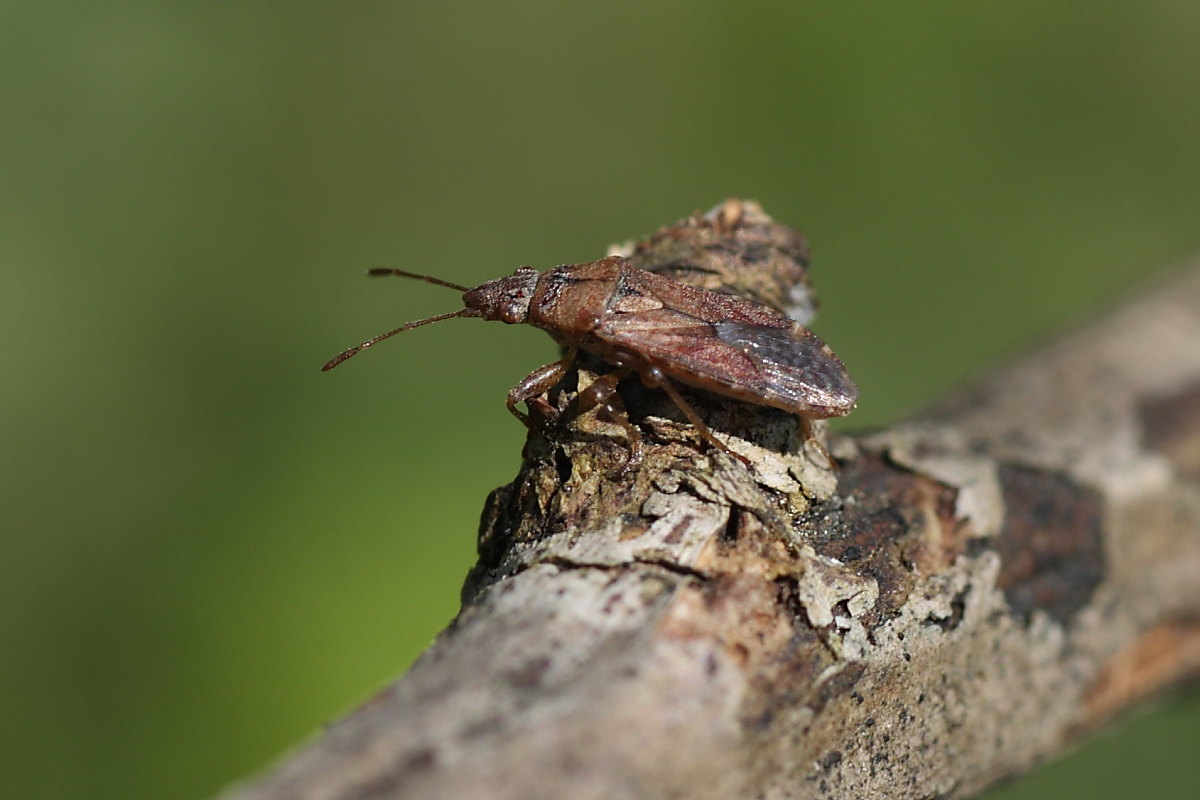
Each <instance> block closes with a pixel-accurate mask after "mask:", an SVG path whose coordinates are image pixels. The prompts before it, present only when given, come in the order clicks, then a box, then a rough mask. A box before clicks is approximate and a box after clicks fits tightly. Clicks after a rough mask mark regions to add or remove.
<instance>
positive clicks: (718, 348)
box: [322, 256, 858, 464]
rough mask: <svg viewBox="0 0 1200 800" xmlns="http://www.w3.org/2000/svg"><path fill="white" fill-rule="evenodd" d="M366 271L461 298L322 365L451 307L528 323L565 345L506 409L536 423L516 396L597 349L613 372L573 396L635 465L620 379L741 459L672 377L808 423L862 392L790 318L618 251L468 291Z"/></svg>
mask: <svg viewBox="0 0 1200 800" xmlns="http://www.w3.org/2000/svg"><path fill="white" fill-rule="evenodd" d="M371 274H373V275H398V276H401V277H406V278H415V279H417V280H423V281H427V282H429V283H434V284H437V285H439V286H447V287H449V288H452V289H456V290H459V291H461V292H462V293H463V295H462V299H463V308H462V309H460V310H458V311H453V312H449V313H446V314H440V315H438V316H435V317H429V318H427V319H421V320H416V321H414V322H408V323H405V324H404V325H401V326H400V327H398V328H395V329H393V330H390V331H388V332H386V333H382V334H380V335H378V336H375V337H373V338H371V339H368V340H367V341H365V342H362V343H361V344H358V345H355V346H354V347H351V348H349V349H348V350H345V351H343V352H342V353H340V354H339V355H337V356H335V357H333V358H332V359H330V360H329V361H328V362H326V364H325V366H324V367H323V368H322V369H324V370H330V369H333V368H334V367H336V366H338V365H339V364H341V363H343V362H345V361H347V360H348V359H350V358H351V357H353V356H355V355H357V354H358V353H360V352H362V351H363V350H366V349H367V348H369V347H372V346H374V345H375V344H377V343H379V342H380V341H382V340H384V339H387V338H389V337H391V336H394V335H396V334H398V333H402V332H404V331H407V330H411V329H412V328H416V327H419V326H421V325H427V324H429V323H432V322H438V321H441V320H445V319H451V318H454V317H479V318H482V319H485V320H496V321H500V322H505V323H508V324H510V325H515V324H526V325H532V326H534V327H536V328H541V329H542V330H544V331H545V332H546V333H548V334H549V335H550V336H551V338H553V339H554V340H555V341H556V342H558V343H559V344H560V345H562V346H563V347H564V348H565V350H566V354H565V355H564V356H563V358H561V359H560V360H559V361H556V362H554V363H552V364H548V365H546V366H544V367H541V368H539V369H536V370H534V371H533V372H531V373H530V374H529V375H528V376H527V377H526V378H525V379H523V380H522V381H521V382H520V383H518V384H517V385H516V386H515V387H514V388H513V389H512V391H510V392H509V394H508V401H507V406H508V409H509V411H510V412H512V414H513V415H514V416H515V417H517V418H518V419H520V420H521V421H522V422H523V423H525V424H526V425H527V426H528V425H530V419H529V415H528V414H527V413H526V412H524V411H521V410H520V409H519V408H518V406H519V405H520V404H521V403H525V404H526V405H527V406H528V403H529V401H530V400H531V399H532V398H534V397H538V396H540V395H542V394H543V393H545V392H546V391H548V390H549V389H550V388H551V387H553V386H554V385H555V384H556V383H558V382H559V381H560V380H561V379H562V378H563V377H564V376H565V375H566V373H567V371H568V370H570V369H571V367H572V366H573V365H574V362H575V359H576V357H577V355H578V354H579V352H580V351H583V352H587V353H590V354H592V355H594V356H596V357H598V358H599V359H601V360H602V361H604V362H607V363H608V364H609V365H611V366H612V367H614V368H615V370H614V371H613V372H611V373H608V374H607V375H605V376H604V377H603V378H601V379H600V380H598V381H596V384H601V385H600V386H599V387H598V388H596V389H595V390H591V389H589V390H587V391H585V392H584V393H583V394H582V395H581V396H580V398H578V407H579V411H580V412H582V411H588V410H591V409H593V408H599V409H600V410H601V411H602V412H603V413H604V414H605V415H606V416H608V417H611V418H612V419H613V420H614V421H617V422H618V424H620V425H621V427H622V428H623V429H624V431H625V434H626V436H627V437H628V438H629V447H630V462H632V463H634V464H636V462H637V461H638V460H640V458H641V452H642V445H641V434H640V432H639V431H638V429H637V427H636V426H635V425H633V423H632V422H630V421H629V418H628V416H627V415H626V414H625V413H624V410H623V408H622V407H621V406H619V405H618V404H617V403H616V401H615V400H614V398H615V397H616V386H617V384H618V383H619V382H620V381H621V380H622V379H623V378H625V377H627V376H632V375H634V374H636V375H637V376H638V377H639V378H640V379H641V382H642V383H643V384H645V385H646V386H647V387H650V388H652V389H658V390H661V391H662V392H663V393H665V394H666V395H667V397H669V398H670V400H671V401H672V402H673V403H674V404H675V406H676V407H678V409H679V410H680V412H681V413H682V414H683V416H684V418H685V419H687V421H688V422H690V423H691V424H692V425H693V426H694V427H695V429H696V431H697V432H698V433H699V435H700V436H701V437H702V438H703V439H704V440H705V441H707V442H708V443H709V444H711V445H712V446H714V447H716V448H717V449H719V450H721V451H723V452H725V453H727V454H729V455H731V456H733V457H735V458H737V459H739V460H740V461H742V462H743V463H749V462H748V460H747V459H746V458H745V457H743V456H741V455H739V454H737V453H735V452H734V451H732V450H730V449H729V447H728V446H727V445H725V444H724V443H722V442H721V440H720V439H718V438H717V437H716V436H714V435H713V433H712V431H711V430H709V428H708V426H707V425H706V424H705V423H704V421H703V420H702V419H701V418H700V415H699V414H697V413H696V411H695V409H693V408H692V406H691V404H689V403H688V401H687V400H685V399H684V397H683V396H682V395H681V394H680V393H679V390H678V389H677V388H676V384H681V385H684V386H688V387H691V388H693V389H700V390H702V391H705V392H709V393H712V394H715V395H719V396H722V397H727V398H731V399H734V400H740V401H742V402H745V403H752V404H755V405H759V406H766V407H769V408H776V409H780V410H782V411H786V412H788V413H791V414H795V415H797V416H798V417H800V419H801V421H802V422H803V424H804V425H805V426H807V421H808V420H815V419H827V418H829V417H838V416H842V415H844V414H848V413H850V411H852V410H853V409H854V407H855V403H856V401H857V399H858V387H857V386H856V385H855V384H854V381H853V380H851V378H850V376H849V374H848V373H847V372H846V368H845V366H844V365H843V364H842V362H841V360H840V359H839V358H838V357H837V355H835V354H834V352H833V350H832V349H830V347H829V346H828V345H827V344H825V343H824V342H823V341H821V340H820V339H819V338H818V337H817V336H816V334H814V333H812V332H811V331H809V330H808V329H807V328H805V327H804V326H803V325H801V324H800V323H798V322H796V321H795V320H793V319H790V318H788V317H786V316H784V315H783V314H781V313H779V312H778V311H775V310H774V309H772V308H770V307H768V306H765V305H763V304H761V303H757V302H755V301H753V300H748V299H746V298H743V297H738V296H736V295H729V294H721V293H718V292H713V291H709V290H707V289H700V288H697V287H695V286H691V285H689V284H686V283H681V282H679V281H675V280H671V279H669V278H665V277H663V276H661V275H656V274H654V273H652V272H646V271H644V270H641V269H638V268H636V267H634V266H632V265H631V264H630V263H629V262H628V261H627V260H626V259H624V258H621V257H619V256H610V257H608V258H603V259H600V260H599V261H593V262H590V263H587V264H567V265H564V266H559V267H554V268H553V269H549V270H546V271H545V272H538V271H537V270H535V269H533V268H532V267H521V268H520V269H518V270H517V271H516V272H514V273H513V274H512V275H509V276H507V277H504V278H497V279H496V280H492V281H488V282H487V283H483V284H481V285H479V286H476V287H475V288H473V289H470V288H467V287H465V286H461V285H459V284H455V283H450V282H449V281H444V280H442V279H440V278H434V277H430V276H428V275H419V274H416V273H412V272H406V271H404V270H398V269H382V270H371ZM593 385H595V384H593ZM805 429H806V430H808V428H807V427H806V428H805ZM818 444H819V443H818ZM821 449H822V450H823V451H824V452H825V453H826V454H828V451H827V450H824V447H823V446H821ZM830 461H831V462H832V460H830Z"/></svg>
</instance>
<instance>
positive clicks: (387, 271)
mask: <svg viewBox="0 0 1200 800" xmlns="http://www.w3.org/2000/svg"><path fill="white" fill-rule="evenodd" d="M367 274H368V275H399V276H400V277H401V278H416V279H417V280H419V281H425V282H426V283H436V284H437V285H438V286H445V287H446V288H447V289H458V290H459V291H460V292H469V291H471V287H470V286H459V285H458V284H457V283H451V282H450V281H444V280H442V279H441V278H435V277H433V276H432V275H419V274H417V273H415V272H408V271H407V270H402V269H395V268H394V267H374V268H372V269H369V270H367Z"/></svg>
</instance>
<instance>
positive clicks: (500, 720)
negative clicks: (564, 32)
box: [230, 201, 1200, 800]
mask: <svg viewBox="0 0 1200 800" xmlns="http://www.w3.org/2000/svg"><path fill="white" fill-rule="evenodd" d="M628 252H630V253H631V254H632V257H633V258H634V259H635V261H636V262H637V263H639V265H640V266H643V267H646V268H653V269H657V270H659V271H663V272H666V273H668V274H671V275H672V276H674V277H677V278H680V279H686V280H692V281H696V282H699V283H701V284H704V285H707V286H709V287H710V288H713V287H732V288H733V289H735V290H737V291H741V292H745V293H749V294H750V295H751V296H754V297H755V298H757V299H759V300H762V301H764V302H768V303H771V304H774V305H776V306H781V307H784V306H788V307H790V308H791V310H792V311H793V313H797V314H801V315H803V314H804V313H806V312H805V309H811V307H812V303H811V298H810V296H809V294H808V290H807V282H806V277H805V272H804V267H805V265H806V254H805V251H804V243H803V240H802V239H801V238H800V237H799V235H798V234H796V233H795V232H794V231H791V230H790V229H788V228H785V227H783V226H780V225H778V224H776V223H774V222H772V221H771V220H770V219H769V218H767V217H766V216H765V215H763V214H762V212H761V210H759V209H758V208H757V206H755V205H753V204H744V205H743V204H739V203H737V202H734V201H731V202H730V203H727V204H725V205H723V206H721V207H719V208H718V209H717V210H715V211H714V212H713V213H712V214H710V215H708V216H705V217H700V216H696V217H692V218H689V219H687V220H684V221H682V222H680V223H678V224H676V225H674V226H671V227H670V228H666V229H664V230H663V231H660V232H659V233H658V234H656V235H655V236H654V237H653V238H652V239H651V240H649V241H648V242H644V243H642V244H640V245H637V246H636V247H633V248H631V249H630V250H629V251H628ZM1147 343H1153V347H1147V346H1146V345H1147ZM591 377H592V376H591V375H590V373H588V372H587V370H584V369H581V370H580V372H579V376H578V383H577V384H575V385H572V386H570V387H559V390H558V391H557V392H552V393H551V395H550V396H549V397H548V398H545V399H544V400H541V401H538V402H535V403H534V404H533V408H532V409H531V411H532V412H533V415H534V418H535V419H537V420H540V422H541V424H542V425H543V433H542V434H535V435H532V436H531V437H530V441H529V443H528V445H527V447H526V462H525V466H524V467H523V468H522V470H521V472H520V474H519V475H518V476H517V479H516V480H515V481H514V482H513V483H512V484H511V485H509V486H506V487H503V488H501V489H498V490H497V491H496V492H494V493H493V495H492V496H491V498H489V500H488V504H487V510H486V512H485V515H484V521H483V526H482V530H481V533H480V545H479V549H480V560H479V563H478V564H477V566H476V567H475V569H474V570H473V571H472V573H471V575H470V577H469V578H468V581H467V585H466V587H465V588H464V606H463V610H462V612H461V614H460V615H459V617H458V619H457V620H456V621H455V622H454V624H453V625H452V626H451V627H450V628H449V629H448V630H447V631H445V632H444V633H443V634H442V635H441V637H440V638H439V639H438V641H437V642H436V643H435V644H434V646H433V647H432V648H430V650H429V651H428V652H426V653H425V654H424V655H423V656H422V658H421V659H420V660H419V661H418V662H417V663H416V664H415V665H414V666H413V668H412V669H411V670H410V671H409V672H408V674H407V675H405V676H404V677H402V678H401V679H399V680H398V681H397V682H396V683H395V684H393V685H392V686H391V687H389V688H388V689H387V690H386V691H384V692H382V693H381V694H380V695H378V696H377V697H375V698H374V699H373V700H371V701H370V702H369V703H367V704H366V705H364V706H363V707H362V708H359V709H358V710H356V711H354V712H353V713H352V714H350V715H349V716H347V717H346V718H345V719H343V720H341V721H340V722H338V723H336V724H335V725H333V726H332V727H331V728H330V729H329V730H328V731H327V732H326V733H325V734H324V735H323V736H322V737H321V739H320V740H319V741H317V742H315V743H314V744H312V745H310V746H308V747H306V748H304V749H303V750H301V751H300V752H298V753H296V754H294V755H293V756H291V757H290V758H289V760H287V761H286V762H285V763H284V764H282V765H280V766H279V767H277V768H276V769H275V770H274V771H272V772H271V773H270V774H268V775H266V776H265V777H263V778H261V779H259V780H258V781H257V782H255V783H253V784H251V785H249V786H247V787H244V788H242V789H240V790H237V791H235V792H233V793H232V794H231V795H230V797H231V798H237V800H266V799H267V798H272V799H273V798H312V799H313V800H316V799H317V798H339V800H349V799H350V798H355V799H356V800H359V799H365V798H408V797H412V798H433V797H445V798H485V797H486V798H514V800H515V799H516V798H522V799H528V798H567V797H570V798H575V799H576V800H584V799H585V798H596V800H601V799H602V800H616V799H617V798H668V797H679V798H683V797H686V798H710V797H711V798H735V797H766V798H807V797H838V798H858V797H871V798H893V797H895V798H919V797H927V798H933V797H969V796H972V795H975V794H977V793H978V792H979V791H980V790H981V789H983V788H984V787H986V786H988V785H989V784H991V783H993V782H994V781H996V780H997V779H999V778H1001V777H1003V776H1007V775H1011V774H1015V773H1018V772H1021V771H1024V770H1026V769H1028V768H1029V767H1030V766H1031V765H1033V764H1034V763H1035V762H1038V761H1041V760H1044V759H1046V758H1048V757H1051V756H1053V755H1054V754H1056V753H1058V752H1061V751H1062V750H1063V749H1064V748H1065V747H1066V746H1067V745H1069V744H1070V743H1071V742H1073V741H1075V740H1076V739H1077V738H1078V737H1079V736H1081V735H1082V734H1084V733H1086V732H1088V731H1090V730H1093V729H1095V728H1096V727H1097V726H1099V725H1101V724H1103V723H1104V722H1105V721H1106V720H1108V719H1110V718H1111V717H1112V716H1113V715H1114V714H1115V713H1116V712H1119V711H1121V710H1123V709H1125V708H1127V707H1128V706H1129V705H1130V704H1132V703H1134V702H1136V701H1138V700H1140V699H1142V698H1144V697H1146V696H1147V695H1150V694H1153V693H1156V692H1159V691H1162V690H1163V689H1164V688H1166V687H1169V686H1171V685H1174V684H1176V683H1177V682H1179V681H1180V680H1182V679H1184V678H1185V677H1189V676H1194V675H1196V674H1197V672H1198V671H1200V269H1198V268H1192V269H1190V270H1187V271H1182V272H1178V273H1176V274H1173V275H1171V276H1169V277H1168V278H1167V279H1166V280H1164V281H1163V282H1162V284H1161V285H1159V286H1158V287H1156V288H1154V289H1153V290H1152V291H1149V292H1147V293H1145V294H1144V295H1143V296H1141V297H1140V298H1138V299H1135V300H1133V301H1132V302H1129V303H1128V304H1126V305H1125V306H1123V307H1121V308H1119V309H1117V310H1116V311H1114V312H1112V313H1109V314H1108V315H1107V316H1105V317H1104V318H1103V319H1100V320H1098V321H1097V322H1096V323H1095V324H1093V325H1091V326H1089V327H1087V328H1086V329H1083V330H1079V331H1077V332H1074V333H1071V334H1070V335H1067V336H1065V337H1064V338H1062V339H1061V340H1059V341H1058V342H1056V343H1054V344H1051V345H1050V346H1048V347H1045V348H1043V349H1042V350H1040V351H1039V352H1036V353H1033V354H1031V355H1028V356H1026V357H1024V358H1022V359H1020V360H1019V361H1016V362H1015V363H1012V364H1010V365H1008V366H1007V367H1005V368H1003V369H1001V370H999V371H997V372H995V373H994V374H993V375H991V376H990V377H988V378H987V379H985V380H983V381H981V382H979V383H978V384H977V385H975V386H974V387H973V388H972V389H970V390H969V391H967V392H964V393H962V394H960V395H958V396H957V397H955V398H953V399H951V400H950V401H948V402H946V403H944V404H943V405H941V406H940V407H938V408H936V409H934V410H932V411H930V412H928V413H925V414H923V415H921V416H920V417H918V418H916V419H913V420H910V421H908V422H905V423H903V424H900V425H896V426H895V427H893V428H891V429H889V430H885V431H880V432H878V433H873V434H870V435H866V436H861V437H857V438H850V437H833V438H832V440H831V441H830V448H831V449H832V451H833V452H834V453H835V454H836V455H837V456H838V458H839V459H840V461H841V469H840V471H836V472H834V471H829V470H828V469H826V468H824V466H823V462H822V458H821V456H820V454H819V452H818V450H817V448H815V447H813V446H812V445H811V444H809V445H806V444H805V442H804V441H803V439H802V437H801V435H800V434H799V432H798V429H797V428H798V426H797V424H796V420H795V419H793V418H792V417H789V416H788V415H786V414H783V413H782V412H775V411H772V410H769V409H767V410H764V409H758V408H755V407H752V406H747V405H744V404H739V403H735V402H727V401H722V400H720V399H718V398H713V397H709V396H707V395H704V394H703V393H693V394H691V395H689V397H690V398H692V401H693V402H694V403H695V405H696V406H697V407H698V408H699V409H700V410H701V413H702V414H703V415H704V416H705V417H706V419H707V420H708V421H709V423H710V425H711V427H712V428H713V429H714V430H716V431H718V432H723V433H722V435H724V434H725V433H728V434H729V436H727V438H726V441H728V443H729V446H730V447H731V448H733V449H735V450H736V451H738V452H739V453H742V454H744V455H746V456H748V457H749V458H750V459H751V460H752V461H753V463H754V464H755V467H754V469H753V470H752V471H750V470H747V469H746V468H745V467H744V466H743V465H742V464H741V463H739V462H737V461H735V460H733V459H730V458H728V457H727V456H726V455H725V454H723V453H720V452H715V451H713V450H712V449H711V448H709V447H707V446H706V445H705V443H704V442H702V441H700V440H699V439H698V438H697V437H695V436H694V435H693V433H692V431H691V430H690V428H689V427H688V426H687V425H686V424H684V423H682V422H681V421H680V419H679V416H678V413H677V412H676V411H675V410H673V408H672V407H671V405H670V403H669V401H666V400H664V399H663V398H662V397H660V396H658V395H657V394H656V393H653V392H649V391H646V390H642V389H641V388H640V387H637V386H630V387H628V391H623V393H624V394H625V396H626V403H627V405H628V406H629V411H630V414H631V417H632V418H633V419H634V420H635V421H637V422H638V424H639V426H640V427H641V428H642V430H643V431H644V432H645V434H646V438H647V448H646V449H647V453H646V458H645V460H644V462H643V463H642V465H641V466H640V468H638V469H637V470H633V471H630V473H628V474H624V473H621V472H620V471H619V470H618V469H617V468H618V467H619V466H620V464H621V459H622V458H623V452H622V429H621V427H620V426H618V425H613V424H611V423H610V422H609V423H606V422H605V421H603V420H600V419H597V418H596V416H595V415H594V414H585V415H582V416H579V417H572V416H571V415H569V414H560V413H559V412H560V411H561V410H562V409H563V408H564V406H565V404H566V403H567V402H569V400H570V398H571V397H572V396H573V394H574V392H575V391H577V390H578V389H579V388H580V387H581V386H583V385H585V384H586V383H587V382H588V381H589V380H590V379H591ZM623 388H624V387H623Z"/></svg>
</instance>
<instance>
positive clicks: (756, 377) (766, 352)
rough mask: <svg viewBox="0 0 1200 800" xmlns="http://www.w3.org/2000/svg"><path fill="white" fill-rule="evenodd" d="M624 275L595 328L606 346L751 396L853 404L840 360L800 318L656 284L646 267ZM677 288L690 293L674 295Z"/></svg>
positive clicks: (826, 408)
mask: <svg viewBox="0 0 1200 800" xmlns="http://www.w3.org/2000/svg"><path fill="white" fill-rule="evenodd" d="M639 272H640V271H639ZM622 277H623V278H624V280H622V281H621V283H622V286H621V291H620V292H619V293H618V295H619V296H618V297H617V298H615V304H612V305H610V313H609V314H608V315H607V318H606V320H605V323H604V324H603V325H601V326H600V328H599V329H598V330H597V331H596V333H597V334H598V335H599V336H600V338H602V339H604V340H605V341H606V343H607V344H609V345H610V346H612V347H614V348H617V349H619V350H623V351H625V352H629V353H633V354H636V355H637V357H638V359H639V360H641V361H644V362H645V363H646V364H647V365H648V366H654V367H658V368H659V369H661V370H662V371H663V372H664V373H665V374H666V375H667V376H669V377H670V378H673V379H674V380H677V381H679V382H680V383H685V384H688V385H690V386H695V387H697V388H700V389H705V390H708V391H711V392H716V393H718V394H723V395H726V396H728V397H734V398H737V399H739V400H745V401H747V402H750V403H756V404H759V405H768V406H772V407H774V408H780V409H783V410H785V411H790V412H792V413H795V414H803V415H804V416H808V417H815V418H825V417H835V416H841V415H843V414H847V413H849V412H850V411H851V410H852V409H853V408H854V403H855V400H856V399H857V397H858V387H857V386H855V385H854V381H852V380H851V379H850V376H849V375H848V374H847V373H846V368H845V366H844V365H843V364H842V362H841V361H840V360H839V359H838V357H837V356H836V355H835V354H834V353H833V351H832V350H831V349H830V348H829V347H828V345H826V344H825V343H824V342H823V341H821V339H819V338H818V337H817V336H816V335H815V334H814V333H812V332H811V331H809V330H808V329H806V328H804V327H802V326H801V325H799V324H798V323H796V322H793V321H792V320H789V319H787V318H786V317H784V316H782V315H780V314H778V313H776V312H774V311H772V310H771V309H769V308H767V307H766V306H763V305H760V304H758V303H754V302H752V301H748V300H744V299H742V298H738V297H735V296H730V295H718V294H716V293H713V292H707V291H704V290H700V289H695V288H693V287H684V289H682V290H681V288H680V285H679V284H674V282H671V283H672V284H673V285H671V286H669V287H667V286H663V287H659V286H657V285H656V284H657V283H658V281H655V280H654V279H655V278H657V276H647V273H641V274H640V275H637V276H634V275H623V276H622ZM631 279H632V280H631ZM660 289H661V290H662V291H660ZM681 291H684V292H686V295H688V296H687V297H682V296H681V297H676V296H675V295H676V294H677V293H679V292H681ZM693 294H696V295H697V296H696V297H692V296H691V295H693ZM655 306H657V307H655ZM680 307H685V308H688V309H689V312H690V311H692V310H693V309H695V312H694V313H689V312H685V311H681V310H679V309H680ZM623 309H629V311H628V312H624V313H623V311H622V310H623ZM613 312H615V313H613Z"/></svg>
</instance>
